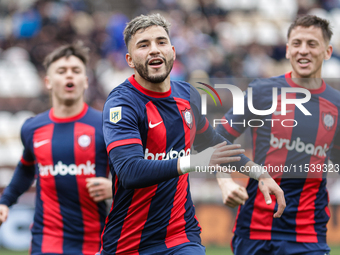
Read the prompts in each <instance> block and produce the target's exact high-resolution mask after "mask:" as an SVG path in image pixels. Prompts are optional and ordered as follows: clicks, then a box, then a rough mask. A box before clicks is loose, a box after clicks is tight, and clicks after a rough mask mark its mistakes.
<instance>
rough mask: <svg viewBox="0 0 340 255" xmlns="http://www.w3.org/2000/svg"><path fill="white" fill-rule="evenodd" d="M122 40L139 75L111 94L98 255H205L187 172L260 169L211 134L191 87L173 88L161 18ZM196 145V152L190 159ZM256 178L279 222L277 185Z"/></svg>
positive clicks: (170, 50)
mask: <svg viewBox="0 0 340 255" xmlns="http://www.w3.org/2000/svg"><path fill="white" fill-rule="evenodd" d="M124 39H125V43H126V46H127V48H128V53H127V54H126V61H127V63H128V65H129V66H130V67H131V68H133V69H134V71H135V74H134V75H132V76H131V77H130V78H128V79H127V80H126V81H125V82H124V83H122V84H121V85H119V86H118V87H116V88H115V89H114V90H113V91H112V92H111V93H110V95H109V96H108V99H107V101H106V103H105V106H104V111H103V132H104V139H105V143H106V146H107V152H108V154H109V156H110V160H111V163H112V167H111V173H112V176H113V186H114V190H113V194H114V195H113V203H112V208H111V211H110V213H109V216H108V218H107V222H106V225H105V229H104V232H103V235H102V250H101V252H100V254H102V255H108V254H110V255H111V254H195V255H199V254H205V248H204V247H203V246H202V245H201V239H200V232H201V228H200V226H199V223H198V221H197V219H196V218H195V209H194V206H193V202H192V200H191V196H190V189H189V175H188V174H187V173H189V172H191V171H195V166H209V165H211V166H216V164H221V163H231V164H234V165H236V166H237V167H241V166H242V167H244V166H247V167H249V168H250V167H251V166H255V164H254V163H253V162H251V161H250V160H249V159H248V158H247V157H245V156H244V155H243V154H241V153H243V152H244V150H242V149H239V145H227V141H226V140H225V139H224V138H222V137H221V136H220V135H218V134H217V133H216V132H215V131H214V130H213V129H212V127H211V126H210V125H209V123H208V121H207V119H206V118H204V117H203V116H202V115H201V114H200V107H199V106H200V95H199V93H198V92H197V91H196V90H195V89H194V88H193V87H192V86H191V85H190V84H188V83H186V82H180V81H170V76H169V73H170V71H171V69H172V66H173V62H174V60H175V57H176V55H175V48H174V47H173V46H172V45H171V43H170V39H169V24H168V23H167V21H166V20H165V19H164V18H163V17H162V16H160V15H159V14H154V15H149V16H143V15H141V16H139V17H137V18H135V19H133V20H132V21H130V22H129V23H128V24H127V26H126V28H125V30H124ZM194 141H195V142H194ZM192 145H194V147H195V149H196V150H198V151H199V153H198V154H195V155H192V156H190V152H191V146H192ZM211 146H214V147H211ZM251 175H252V176H253V177H254V178H256V179H259V181H260V182H261V185H260V188H261V191H262V192H263V194H264V197H265V201H266V202H267V204H270V203H271V199H270V195H269V193H273V194H275V195H276V196H277V199H278V201H279V203H280V207H279V208H278V211H277V212H276V213H275V215H274V217H280V216H281V214H282V212H283V210H284V207H285V200H284V196H283V193H282V191H281V190H280V188H279V187H278V185H277V184H276V183H275V182H274V181H273V179H271V178H270V177H269V178H267V177H268V175H266V174H262V173H258V172H256V171H252V172H251Z"/></svg>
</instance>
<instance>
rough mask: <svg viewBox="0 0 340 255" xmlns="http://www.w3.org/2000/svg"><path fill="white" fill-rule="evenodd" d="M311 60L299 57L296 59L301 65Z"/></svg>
mask: <svg viewBox="0 0 340 255" xmlns="http://www.w3.org/2000/svg"><path fill="white" fill-rule="evenodd" d="M310 62H311V61H310V60H308V59H299V60H298V63H299V64H301V65H306V64H308V63H310Z"/></svg>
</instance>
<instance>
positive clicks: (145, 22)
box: [123, 13, 170, 47]
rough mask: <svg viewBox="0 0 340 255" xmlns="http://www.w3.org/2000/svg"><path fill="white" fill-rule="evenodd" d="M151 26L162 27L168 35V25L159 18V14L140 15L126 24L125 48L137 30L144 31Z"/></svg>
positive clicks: (164, 20) (161, 17)
mask: <svg viewBox="0 0 340 255" xmlns="http://www.w3.org/2000/svg"><path fill="white" fill-rule="evenodd" d="M151 26H160V27H163V28H164V30H165V32H166V33H167V34H168V35H169V28H170V23H169V22H168V21H166V19H165V18H164V17H163V16H161V15H160V14H159V13H157V14H151V15H147V16H145V15H140V16H138V17H136V18H134V19H133V20H131V21H130V22H129V23H127V25H126V27H125V29H124V33H123V34H124V41H125V45H126V47H128V44H129V42H130V40H131V37H132V36H133V35H134V34H135V33H136V32H137V31H138V30H139V29H146V28H148V27H151Z"/></svg>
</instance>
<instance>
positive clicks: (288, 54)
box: [286, 43, 290, 59]
mask: <svg viewBox="0 0 340 255" xmlns="http://www.w3.org/2000/svg"><path fill="white" fill-rule="evenodd" d="M289 58H290V53H289V45H288V43H286V59H289Z"/></svg>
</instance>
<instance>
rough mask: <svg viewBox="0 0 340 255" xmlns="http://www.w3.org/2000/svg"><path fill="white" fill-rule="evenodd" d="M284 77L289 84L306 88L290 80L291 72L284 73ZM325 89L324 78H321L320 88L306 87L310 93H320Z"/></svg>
mask: <svg viewBox="0 0 340 255" xmlns="http://www.w3.org/2000/svg"><path fill="white" fill-rule="evenodd" d="M285 78H286V82H287V83H288V84H289V86H291V87H295V88H304V89H307V88H305V87H302V86H300V85H298V84H296V83H295V82H293V80H292V72H289V73H286V74H285ZM325 89H326V83H325V81H324V80H322V84H321V87H320V88H318V89H308V90H309V92H310V93H311V94H320V93H322V92H324V91H325Z"/></svg>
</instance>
